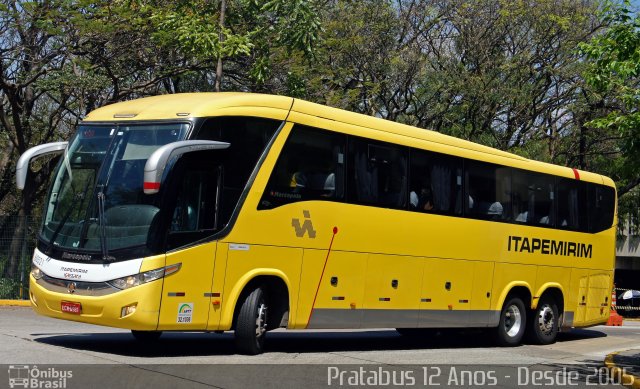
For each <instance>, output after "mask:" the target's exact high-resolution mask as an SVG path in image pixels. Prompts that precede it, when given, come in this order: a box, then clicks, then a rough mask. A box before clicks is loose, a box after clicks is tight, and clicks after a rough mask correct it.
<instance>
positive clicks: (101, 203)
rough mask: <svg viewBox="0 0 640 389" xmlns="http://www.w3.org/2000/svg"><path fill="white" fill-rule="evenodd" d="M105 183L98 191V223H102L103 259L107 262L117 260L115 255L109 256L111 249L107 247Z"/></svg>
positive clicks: (101, 247)
mask: <svg viewBox="0 0 640 389" xmlns="http://www.w3.org/2000/svg"><path fill="white" fill-rule="evenodd" d="M104 187H105V186H104V185H100V191H99V192H98V223H99V224H100V249H101V250H102V260H103V261H105V262H113V261H115V259H116V258H115V257H110V256H109V250H108V248H107V220H106V218H105V217H104V202H105V200H106V196H105V194H104Z"/></svg>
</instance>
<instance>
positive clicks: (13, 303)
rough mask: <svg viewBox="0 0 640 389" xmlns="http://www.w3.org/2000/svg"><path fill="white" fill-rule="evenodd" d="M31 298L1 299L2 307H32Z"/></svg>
mask: <svg viewBox="0 0 640 389" xmlns="http://www.w3.org/2000/svg"><path fill="white" fill-rule="evenodd" d="M30 306H31V301H29V300H0V307H30Z"/></svg>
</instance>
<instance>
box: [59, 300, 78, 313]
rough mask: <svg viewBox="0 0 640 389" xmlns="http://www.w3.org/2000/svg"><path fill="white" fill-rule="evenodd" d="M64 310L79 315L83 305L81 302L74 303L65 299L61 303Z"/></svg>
mask: <svg viewBox="0 0 640 389" xmlns="http://www.w3.org/2000/svg"><path fill="white" fill-rule="evenodd" d="M61 309H62V312H66V313H73V314H74V315H79V314H80V313H82V305H81V304H80V303H74V302H71V301H63V302H62V304H61Z"/></svg>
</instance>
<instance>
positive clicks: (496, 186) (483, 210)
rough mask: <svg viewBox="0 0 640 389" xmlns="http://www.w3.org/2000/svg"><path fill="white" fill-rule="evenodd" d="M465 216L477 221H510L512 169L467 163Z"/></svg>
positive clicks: (475, 162) (470, 161)
mask: <svg viewBox="0 0 640 389" xmlns="http://www.w3.org/2000/svg"><path fill="white" fill-rule="evenodd" d="M465 175H466V192H467V198H468V202H467V203H466V204H465V206H466V210H465V215H466V216H468V217H472V218H476V219H485V220H508V219H509V218H510V208H511V206H510V204H511V169H510V168H507V167H504V166H498V165H493V164H489V163H484V162H478V161H472V160H467V161H466V167H465Z"/></svg>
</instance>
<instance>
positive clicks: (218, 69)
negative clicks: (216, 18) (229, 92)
mask: <svg viewBox="0 0 640 389" xmlns="http://www.w3.org/2000/svg"><path fill="white" fill-rule="evenodd" d="M226 10H227V1H226V0H222V1H221V2H220V35H219V36H218V39H219V40H220V47H222V42H224V34H223V33H222V29H223V28H224V14H225V12H226ZM221 84H222V53H218V66H217V67H216V85H215V87H216V92H220V85H221Z"/></svg>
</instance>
